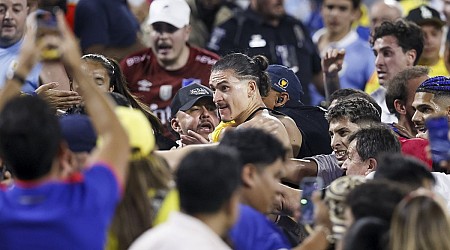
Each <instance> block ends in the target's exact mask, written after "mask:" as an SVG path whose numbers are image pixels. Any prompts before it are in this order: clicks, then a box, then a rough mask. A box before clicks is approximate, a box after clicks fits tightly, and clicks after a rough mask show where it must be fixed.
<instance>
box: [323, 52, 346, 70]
mask: <svg viewBox="0 0 450 250" xmlns="http://www.w3.org/2000/svg"><path fill="white" fill-rule="evenodd" d="M344 57H345V50H344V49H333V48H330V49H328V50H327V52H326V53H325V56H324V57H323V59H322V70H323V72H324V73H325V75H329V76H337V74H338V73H339V71H340V70H341V69H342V64H343V63H344Z"/></svg>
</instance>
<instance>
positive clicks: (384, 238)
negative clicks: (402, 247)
mask: <svg viewBox="0 0 450 250" xmlns="http://www.w3.org/2000/svg"><path fill="white" fill-rule="evenodd" d="M388 232H389V222H386V221H383V220H380V219H378V218H375V217H366V218H362V219H360V220H358V221H356V222H355V223H354V224H353V225H352V226H351V227H350V228H349V229H348V230H347V233H346V235H345V238H344V246H343V250H361V249H364V250H384V249H387V248H386V246H387V244H388Z"/></svg>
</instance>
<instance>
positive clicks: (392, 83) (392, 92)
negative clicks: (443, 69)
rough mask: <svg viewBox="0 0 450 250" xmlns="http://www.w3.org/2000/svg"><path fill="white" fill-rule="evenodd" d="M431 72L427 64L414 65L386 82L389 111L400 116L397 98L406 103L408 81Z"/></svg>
mask: <svg viewBox="0 0 450 250" xmlns="http://www.w3.org/2000/svg"><path fill="white" fill-rule="evenodd" d="M429 72H430V70H429V68H428V67H425V66H413V67H409V68H407V69H405V70H402V71H400V72H399V73H398V74H396V75H395V76H394V77H393V78H392V79H391V80H389V81H388V83H387V84H386V86H387V90H386V106H387V107H388V109H389V112H391V113H392V114H395V116H396V117H397V118H398V117H400V114H399V113H398V112H397V110H396V109H395V106H394V101H395V100H396V99H398V100H400V101H402V102H403V103H406V101H407V100H406V99H407V98H408V92H407V90H408V81H410V80H412V79H415V78H419V77H422V76H426V75H428V73H429Z"/></svg>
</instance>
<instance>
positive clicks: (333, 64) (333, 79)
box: [322, 49, 345, 102]
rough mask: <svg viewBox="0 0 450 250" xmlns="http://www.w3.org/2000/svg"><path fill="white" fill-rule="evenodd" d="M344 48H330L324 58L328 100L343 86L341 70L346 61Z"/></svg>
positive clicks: (325, 85) (326, 98)
mask: <svg viewBox="0 0 450 250" xmlns="http://www.w3.org/2000/svg"><path fill="white" fill-rule="evenodd" d="M344 56H345V50H344V49H340V50H338V49H329V50H328V51H327V52H326V53H325V56H324V58H323V59H322V70H323V79H324V83H325V84H324V87H325V100H326V101H327V102H328V101H329V97H330V95H331V94H332V93H333V92H334V91H336V90H338V89H340V88H341V86H340V82H339V71H340V70H341V69H342V64H343V63H344Z"/></svg>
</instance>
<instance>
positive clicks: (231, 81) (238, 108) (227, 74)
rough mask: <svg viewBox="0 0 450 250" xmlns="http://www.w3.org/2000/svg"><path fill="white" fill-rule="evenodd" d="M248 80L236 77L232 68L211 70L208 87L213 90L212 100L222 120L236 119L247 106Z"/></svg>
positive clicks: (248, 98)
mask: <svg viewBox="0 0 450 250" xmlns="http://www.w3.org/2000/svg"><path fill="white" fill-rule="evenodd" d="M248 81H249V80H239V79H237V78H236V77H235V76H234V71H233V70H220V71H213V72H211V76H210V78H209V87H210V88H211V90H212V91H214V98H213V101H214V103H215V104H216V107H217V108H218V109H219V114H220V118H221V119H222V120H223V121H225V122H229V121H232V120H236V119H238V118H239V117H240V115H241V114H242V112H244V111H245V110H246V109H247V107H248V106H249V104H250V98H251V96H250V94H249V90H248Z"/></svg>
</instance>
